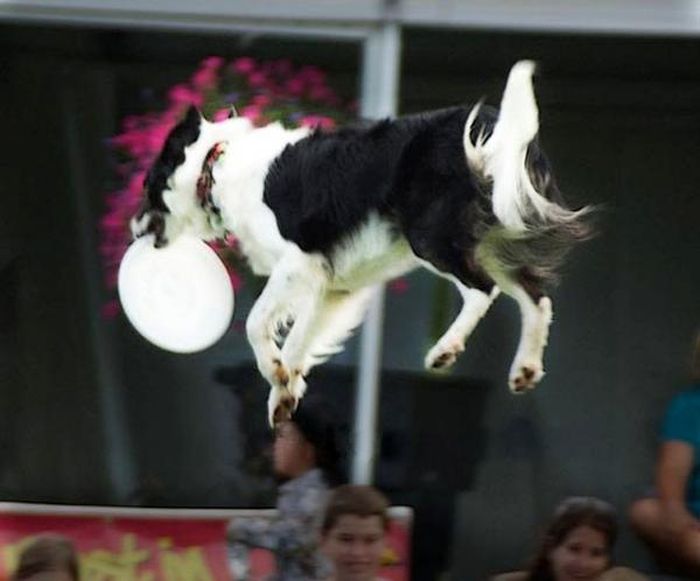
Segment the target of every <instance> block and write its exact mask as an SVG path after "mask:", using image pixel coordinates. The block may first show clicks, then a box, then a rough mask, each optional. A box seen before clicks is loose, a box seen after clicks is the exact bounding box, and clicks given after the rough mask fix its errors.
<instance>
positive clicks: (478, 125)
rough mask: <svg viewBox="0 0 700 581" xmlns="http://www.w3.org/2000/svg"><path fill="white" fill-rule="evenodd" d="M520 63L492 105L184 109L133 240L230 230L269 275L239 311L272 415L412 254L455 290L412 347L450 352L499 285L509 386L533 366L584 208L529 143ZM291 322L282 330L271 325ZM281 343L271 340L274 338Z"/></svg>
mask: <svg viewBox="0 0 700 581" xmlns="http://www.w3.org/2000/svg"><path fill="white" fill-rule="evenodd" d="M533 71H534V65H533V63H531V62H529V61H522V62H519V63H517V64H516V65H515V66H514V67H513V69H512V70H511V72H510V75H509V78H508V82H507V85H506V88H505V92H504V94H503V98H502V102H501V107H500V111H497V110H495V109H491V108H488V107H485V106H481V105H476V106H474V107H472V108H462V107H455V108H450V109H445V110H440V111H435V112H430V113H424V114H420V115H413V116H408V117H404V118H400V119H397V120H385V121H379V122H376V123H372V124H368V125H364V126H356V127H349V128H343V129H339V130H335V131H310V130H308V129H293V130H289V129H285V128H283V127H282V126H281V125H280V124H278V123H273V124H270V125H267V126H265V127H261V128H256V127H254V126H253V125H252V124H251V123H250V122H249V121H248V120H247V119H244V118H238V117H234V118H231V119H228V120H226V121H222V122H219V123H209V122H207V121H206V120H204V119H203V118H202V117H201V116H200V114H199V113H198V111H196V110H195V109H191V110H190V111H189V112H188V113H187V115H186V118H185V119H184V120H183V121H182V122H181V123H180V124H179V125H177V126H176V127H175V128H174V129H173V130H172V132H171V133H170V135H169V136H168V138H167V141H166V143H165V146H164V148H163V150H162V152H161V154H160V156H159V158H158V160H157V161H156V163H155V165H154V166H153V168H152V169H151V171H150V172H149V175H148V176H147V178H146V182H145V190H146V191H145V198H144V204H143V207H142V209H141V210H140V211H139V213H138V215H136V216H135V217H134V219H133V220H132V231H133V234H134V236H135V237H138V236H142V235H144V234H154V235H155V239H156V245H165V244H167V243H168V242H169V241H171V240H173V239H174V238H175V237H177V236H178V235H180V233H183V232H187V233H189V234H194V235H196V236H198V237H200V238H201V239H204V240H212V239H218V238H223V237H224V236H225V235H226V234H227V233H233V234H234V235H235V236H236V238H238V240H239V242H240V247H241V249H242V251H243V252H244V253H245V255H246V256H247V258H248V261H249V263H250V266H251V267H252V269H253V271H254V272H255V273H256V274H259V275H264V276H268V277H269V280H268V282H267V285H266V286H265V289H264V290H263V292H262V294H261V295H260V297H259V298H258V300H257V302H256V303H255V305H254V307H253V309H252V310H251V312H250V315H249V317H248V320H247V324H246V329H247V334H248V339H249V341H250V344H251V346H252V348H253V351H254V352H255V357H256V359H257V365H258V368H259V370H260V372H261V374H262V375H263V376H264V377H265V378H266V379H267V381H268V382H269V383H270V384H271V386H272V389H271V391H270V397H269V400H268V412H269V417H270V421H271V422H273V423H274V422H275V421H276V420H278V419H280V418H281V417H285V416H287V415H288V414H289V413H291V411H293V409H294V407H295V406H296V404H297V402H298V401H299V399H300V398H301V397H302V396H303V395H304V390H305V388H306V383H305V380H304V377H305V376H306V375H307V374H308V372H309V370H310V369H311V368H312V367H313V366H314V365H316V364H318V363H320V362H322V361H324V360H325V359H327V358H328V357H329V356H330V355H331V354H333V353H335V352H337V351H339V350H340V349H341V348H342V343H343V341H344V340H345V339H346V338H347V337H348V336H349V334H350V333H351V332H352V330H353V329H354V328H355V327H356V326H357V325H359V324H360V323H361V321H362V319H363V317H364V314H365V311H366V307H367V304H368V299H369V297H370V286H371V285H373V284H375V283H378V282H381V281H386V280H388V279H391V278H393V277H397V276H399V275H402V274H404V273H406V272H408V271H410V270H412V269H414V268H416V267H417V266H425V267H427V268H429V269H430V270H432V271H433V272H435V273H436V274H438V275H439V276H443V277H445V278H448V279H449V280H451V281H452V282H453V283H454V284H455V286H456V287H457V289H458V291H459V292H460V294H461V295H462V298H463V301H464V303H463V307H462V310H461V312H460V313H459V315H458V316H457V318H456V319H455V321H454V322H453V323H452V325H451V326H450V327H449V329H447V331H446V332H445V333H444V335H443V336H442V337H441V338H440V339H439V340H438V341H437V343H436V344H435V346H433V347H432V348H431V349H430V351H429V352H428V354H427V356H426V358H425V365H426V367H428V368H443V367H447V366H450V365H451V364H452V363H454V361H455V359H456V358H457V356H458V354H459V353H460V352H461V351H463V349H464V344H465V340H466V338H467V337H468V336H469V334H470V333H471V332H472V330H473V329H474V327H475V326H476V324H477V323H478V321H479V320H480V319H481V317H482V316H483V315H484V314H485V313H486V311H487V310H488V308H489V306H490V304H491V303H492V301H493V300H494V299H495V298H496V296H497V295H498V294H499V292H500V291H503V292H504V293H506V294H508V295H509V296H511V297H512V298H513V299H515V300H516V301H517V303H518V305H519V307H520V311H521V314H522V331H521V337H520V343H519V346H518V349H517V353H516V355H515V359H514V361H513V363H512V366H511V371H510V377H509V385H510V388H511V390H513V391H523V390H527V389H531V388H533V387H534V386H535V384H536V383H537V382H538V381H539V380H540V379H541V378H542V376H543V373H544V372H543V367H542V355H543V350H544V347H545V345H546V343H547V335H548V328H549V324H550V320H551V317H552V307H551V302H550V299H549V298H548V297H547V296H546V295H545V290H544V289H545V287H546V284H547V283H549V282H551V281H552V279H553V278H554V270H555V268H556V267H557V266H558V265H559V264H560V262H561V261H562V259H563V258H564V255H565V253H566V251H567V250H568V249H569V248H570V247H571V245H572V244H573V243H575V242H576V241H578V240H582V239H584V238H585V237H586V236H587V235H588V231H589V229H588V227H587V226H586V224H585V223H584V220H583V218H584V217H585V215H586V214H587V212H588V211H589V208H583V209H580V210H578V211H572V210H569V209H567V207H566V206H565V205H564V203H563V201H562V199H561V195H560V193H559V191H558V189H557V186H556V184H555V181H554V178H553V176H552V174H551V171H550V167H549V164H548V162H547V159H546V157H545V155H544V153H543V152H542V150H541V149H540V147H539V146H538V144H537V141H536V137H537V133H538V125H539V122H538V110H537V105H536V102H535V96H534V93H533V88H532V74H533ZM290 323H291V329H289V333H288V335H287V336H286V338H285V339H284V341H283V342H282V340H281V337H280V328H284V327H285V326H286V327H288V326H289V324H290ZM280 345H281V346H280Z"/></svg>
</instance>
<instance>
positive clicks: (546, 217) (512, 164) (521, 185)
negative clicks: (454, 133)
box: [464, 61, 578, 230]
mask: <svg viewBox="0 0 700 581" xmlns="http://www.w3.org/2000/svg"><path fill="white" fill-rule="evenodd" d="M534 70H535V64H534V63H533V62H532V61H519V62H517V63H516V64H515V65H514V66H513V68H512V69H511V71H510V74H509V76H508V82H507V83H506V88H505V91H504V92H503V98H502V100H501V107H500V113H499V116H498V121H497V122H496V125H495V126H494V128H493V133H492V134H491V136H490V137H486V136H485V135H484V134H483V131H482V132H481V133H480V134H479V136H478V138H477V139H476V144H474V143H472V140H471V138H470V135H471V131H472V126H473V124H474V122H475V121H476V119H477V115H478V113H479V108H480V105H477V106H475V107H474V108H473V109H472V110H471V112H470V113H469V117H468V119H467V123H466V125H465V129H464V150H465V153H466V156H467V162H468V163H469V166H470V168H471V169H472V170H473V171H475V172H476V173H477V174H479V175H480V176H482V177H483V178H485V179H488V180H491V181H492V184H493V188H492V200H491V203H492V207H493V213H494V214H495V216H496V218H498V220H499V221H500V222H501V224H503V225H504V226H505V227H506V228H508V229H510V230H526V229H527V225H528V222H532V221H535V222H539V223H540V224H541V223H547V222H555V223H556V222H559V223H560V222H566V221H568V220H573V219H575V218H576V217H577V215H578V213H577V212H572V211H570V210H567V209H565V208H562V207H560V206H558V205H557V204H556V203H554V202H551V201H549V200H547V199H546V198H545V197H544V196H543V195H541V194H540V193H539V192H537V190H536V189H535V187H534V186H533V185H532V182H531V181H530V178H529V176H528V170H527V166H526V164H525V158H526V155H527V149H528V145H529V144H530V142H531V141H532V140H533V139H534V138H535V136H536V135H537V131H538V129H539V113H538V111H537V103H536V101H535V94H534V91H533V88H532V75H533V73H534Z"/></svg>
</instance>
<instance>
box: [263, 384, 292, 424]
mask: <svg viewBox="0 0 700 581" xmlns="http://www.w3.org/2000/svg"><path fill="white" fill-rule="evenodd" d="M298 402H299V400H298V399H297V398H295V397H294V396H293V395H292V394H291V393H289V391H287V390H286V389H278V388H274V387H273V388H272V389H271V390H270V397H268V399H267V420H268V422H269V424H270V427H271V428H274V427H275V426H276V425H277V424H279V423H280V422H286V421H287V420H289V419H291V417H292V414H293V413H294V411H295V410H296V409H297V404H298Z"/></svg>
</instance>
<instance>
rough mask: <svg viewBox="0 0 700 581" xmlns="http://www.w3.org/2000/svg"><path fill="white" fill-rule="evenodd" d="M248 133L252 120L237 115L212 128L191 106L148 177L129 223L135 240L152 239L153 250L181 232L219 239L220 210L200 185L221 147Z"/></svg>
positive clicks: (169, 137) (222, 232) (166, 141)
mask: <svg viewBox="0 0 700 581" xmlns="http://www.w3.org/2000/svg"><path fill="white" fill-rule="evenodd" d="M251 128H252V126H251V123H250V121H248V120H247V119H245V118H241V117H236V116H235V115H232V116H231V117H230V118H229V119H227V120H225V121H221V122H219V123H210V122H208V121H207V120H206V119H204V118H203V117H202V115H201V114H200V113H199V111H198V110H197V109H196V108H195V107H190V109H189V110H188V111H187V114H186V115H185V117H184V119H182V121H180V122H179V123H178V124H177V125H176V126H175V127H174V128H173V129H172V130H171V131H170V133H169V134H168V137H167V138H166V140H165V144H164V145H163V148H162V150H161V152H160V154H159V155H158V158H157V159H156V161H155V163H154V164H153V166H152V167H151V168H150V170H149V171H148V173H147V174H146V178H145V180H144V193H143V201H142V203H141V207H140V208H139V211H138V212H137V214H136V215H135V216H134V217H133V218H132V220H131V232H132V234H133V236H134V238H138V237H140V236H144V235H146V234H152V235H153V236H154V240H155V245H156V246H157V247H161V246H165V245H166V244H168V242H170V241H172V240H174V239H175V238H176V237H177V236H178V235H180V234H181V233H183V232H187V233H189V234H192V235H194V236H196V237H198V238H201V239H202V240H214V239H217V238H222V237H223V236H224V234H225V228H224V225H223V223H222V220H221V215H220V213H219V209H218V208H217V207H216V206H215V205H214V204H213V202H212V200H211V196H210V195H207V193H206V192H205V193H204V194H202V186H201V184H202V181H203V180H204V181H205V182H206V180H207V179H211V174H210V171H211V165H210V164H211V163H213V162H212V158H213V157H214V160H215V154H216V152H217V148H220V144H222V143H225V142H227V141H228V140H230V139H235V138H236V136H238V135H241V134H244V133H246V132H248V131H250V130H251ZM208 172H209V173H208ZM198 184H200V187H199V192H198Z"/></svg>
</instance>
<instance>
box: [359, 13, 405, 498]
mask: <svg viewBox="0 0 700 581" xmlns="http://www.w3.org/2000/svg"><path fill="white" fill-rule="evenodd" d="M363 48H364V50H363V56H362V90H361V95H362V106H361V113H362V116H363V117H366V118H381V117H388V116H394V115H396V109H397V101H398V88H399V63H400V58H401V30H400V28H399V26H398V24H396V23H395V22H387V23H385V24H383V25H382V26H381V27H380V28H378V29H376V30H374V31H372V32H371V33H370V34H369V36H368V37H367V39H366V40H365V42H364V47H363ZM383 322H384V286H383V285H377V287H376V288H375V289H374V296H373V297H372V301H371V303H370V307H369V312H368V314H367V319H366V322H365V324H364V326H363V328H362V335H361V337H360V359H359V370H358V374H357V392H356V393H357V396H356V400H355V425H354V443H355V446H354V452H353V459H352V474H351V479H352V482H354V483H355V484H371V482H372V480H373V476H374V464H375V460H376V451H377V442H376V440H377V437H376V435H377V416H378V407H379V379H380V373H381V362H382V357H381V355H382V351H381V347H382V326H383Z"/></svg>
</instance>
